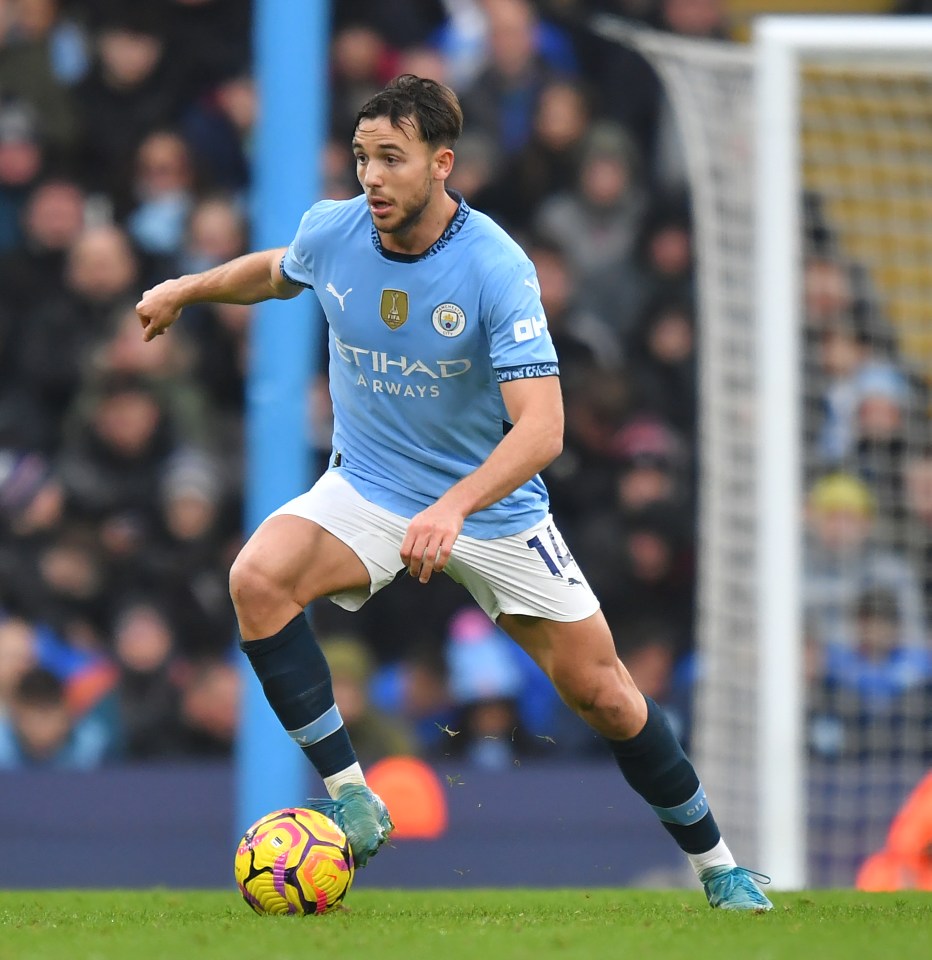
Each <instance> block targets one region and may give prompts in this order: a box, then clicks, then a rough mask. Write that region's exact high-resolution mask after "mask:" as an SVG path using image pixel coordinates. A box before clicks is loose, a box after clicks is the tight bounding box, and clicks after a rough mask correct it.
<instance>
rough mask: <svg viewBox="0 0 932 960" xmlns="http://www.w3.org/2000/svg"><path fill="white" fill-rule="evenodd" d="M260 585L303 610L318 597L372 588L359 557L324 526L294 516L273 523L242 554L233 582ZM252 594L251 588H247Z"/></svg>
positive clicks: (268, 522) (258, 532)
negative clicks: (282, 596)
mask: <svg viewBox="0 0 932 960" xmlns="http://www.w3.org/2000/svg"><path fill="white" fill-rule="evenodd" d="M238 580H239V581H241V582H244V581H245V582H247V583H248V582H249V581H250V580H251V581H252V582H256V581H260V583H259V588H262V585H263V584H264V585H266V586H267V587H268V588H273V589H275V590H278V591H281V592H283V593H286V594H287V595H288V596H289V597H290V598H291V599H293V600H295V601H296V602H297V603H299V604H301V605H302V606H305V605H307V604H308V603H310V602H311V600H315V599H316V598H317V597H321V596H326V595H327V594H331V593H339V592H341V591H344V590H352V589H362V588H368V586H369V582H370V575H369V571H368V570H367V569H366V565H365V564H364V563H363V562H362V560H361V559H360V558H359V556H358V555H357V554H356V553H355V552H354V551H353V550H352V549H351V548H350V547H349V546H348V545H347V544H346V543H344V542H343V541H342V540H340V539H339V538H338V537H336V536H334V534H332V533H330V532H329V531H328V530H325V529H324V528H323V527H322V526H321V525H320V524H318V523H316V522H315V521H313V520H308V519H306V518H305V517H299V516H295V515H293V514H279V515H276V516H272V517H269V519H267V520H266V521H265V522H264V523H262V524H261V525H260V526H259V528H258V529H257V530H256V531H255V533H253V535H252V536H251V537H250V538H249V540H248V541H247V543H246V544H245V546H244V547H243V549H242V550H241V551H240V555H239V557H237V560H236V563H235V565H234V569H233V572H232V574H231V581H232V582H233V584H234V587H235V584H236V582H237V581H238ZM247 589H248V587H247Z"/></svg>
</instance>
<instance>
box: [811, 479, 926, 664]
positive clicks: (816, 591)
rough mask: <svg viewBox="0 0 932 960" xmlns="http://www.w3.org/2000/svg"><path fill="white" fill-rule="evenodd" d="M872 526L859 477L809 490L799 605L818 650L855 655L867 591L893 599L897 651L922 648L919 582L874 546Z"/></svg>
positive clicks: (895, 556)
mask: <svg viewBox="0 0 932 960" xmlns="http://www.w3.org/2000/svg"><path fill="white" fill-rule="evenodd" d="M876 523H877V504H876V500H875V498H874V496H873V495H872V494H871V492H870V490H869V489H868V487H867V486H866V484H864V483H863V481H861V480H859V479H858V478H857V477H854V476H852V475H850V474H844V473H836V474H830V475H827V476H824V477H822V478H821V479H819V480H818V481H816V483H815V484H813V486H812V487H811V488H810V490H809V493H808V502H807V508H806V527H807V543H806V549H805V569H804V571H803V603H804V607H805V611H806V615H807V617H808V618H809V620H810V622H811V626H812V630H813V635H814V640H815V642H816V643H817V644H818V645H819V647H820V648H822V649H827V648H829V647H836V648H841V649H847V650H854V649H857V646H858V636H857V632H856V630H855V628H854V627H855V622H856V609H857V602H858V597H859V596H860V595H861V594H862V593H863V592H864V591H865V590H868V589H885V590H888V591H890V593H891V595H892V596H893V597H894V598H895V602H896V609H897V613H898V622H899V639H898V646H900V647H903V648H915V647H918V646H922V645H923V644H925V642H926V641H925V629H924V628H925V617H924V613H923V611H924V606H923V601H922V592H921V589H920V586H919V582H918V578H917V576H916V574H915V572H914V570H913V568H912V567H911V566H910V564H909V562H908V561H907V560H906V558H905V557H903V556H902V555H900V554H899V553H896V552H894V551H892V550H890V549H888V548H886V547H884V546H883V545H881V544H880V543H878V541H877V539H876V535H875V534H876Z"/></svg>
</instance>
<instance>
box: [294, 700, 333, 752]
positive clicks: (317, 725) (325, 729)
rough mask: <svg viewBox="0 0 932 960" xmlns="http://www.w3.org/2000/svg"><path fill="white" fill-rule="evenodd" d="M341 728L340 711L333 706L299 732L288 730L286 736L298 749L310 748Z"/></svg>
mask: <svg viewBox="0 0 932 960" xmlns="http://www.w3.org/2000/svg"><path fill="white" fill-rule="evenodd" d="M342 726H343V717H341V716H340V711H339V710H338V709H337V705H336V704H334V705H333V706H332V707H330V709H329V710H327V711H326V712H325V713H322V714H321V715H320V716H319V717H318V718H317V719H316V720H312V721H311V722H310V723H307V724H305V725H304V726H303V727H301V728H300V729H299V730H289V731H288V736H289V737H291V739H292V740H294V742H295V743H296V744H298V746H299V747H310V746H312V745H313V744H315V743H319V742H320V741H321V740H323V739H324V738H325V737H329V736H330V734H332V733H336V732H337V730H339V729H340V727H342Z"/></svg>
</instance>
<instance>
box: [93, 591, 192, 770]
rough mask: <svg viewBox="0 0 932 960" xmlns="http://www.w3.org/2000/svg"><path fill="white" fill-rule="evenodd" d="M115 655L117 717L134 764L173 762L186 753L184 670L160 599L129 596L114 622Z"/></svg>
mask: <svg viewBox="0 0 932 960" xmlns="http://www.w3.org/2000/svg"><path fill="white" fill-rule="evenodd" d="M111 623H112V627H111V629H112V640H111V645H112V656H113V659H114V662H115V663H116V665H117V668H118V669H119V683H118V686H117V690H116V699H117V705H116V716H117V722H118V728H119V735H120V739H121V744H122V749H123V752H124V755H125V757H126V759H127V760H129V761H139V760H167V759H170V758H172V757H177V756H178V755H179V754H180V753H181V752H182V749H183V742H184V739H183V738H184V735H183V731H182V725H181V712H180V711H181V707H180V705H181V691H182V686H183V679H184V666H183V663H182V661H181V660H180V658H179V656H178V652H177V641H176V637H175V633H174V630H173V627H172V624H171V623H170V622H169V619H168V616H167V615H166V611H165V608H164V605H163V604H162V603H160V600H159V598H158V597H157V596H152V597H149V596H146V595H144V594H140V595H137V596H127V597H125V598H124V599H123V600H122V602H121V603H120V604H119V606H118V607H117V609H116V610H115V611H114V614H113V618H112V621H111Z"/></svg>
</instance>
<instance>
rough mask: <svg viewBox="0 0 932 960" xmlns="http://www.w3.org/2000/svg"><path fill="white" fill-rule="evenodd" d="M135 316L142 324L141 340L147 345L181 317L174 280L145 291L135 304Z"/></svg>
mask: <svg viewBox="0 0 932 960" xmlns="http://www.w3.org/2000/svg"><path fill="white" fill-rule="evenodd" d="M136 314H137V315H138V317H139V322H140V323H141V324H142V338H143V340H145V341H146V342H147V343H148V342H149V341H150V340H154V339H155V338H156V337H157V336H159V335H161V334H163V333H165V331H166V330H167V329H168V328H169V327H170V326H171V325H172V324H173V323H174V322H175V321H176V320H177V319H178V317H179V316H180V315H181V305H180V304H179V298H178V289H177V281H176V280H165V281H164V282H162V283H160V284H158V285H157V286H154V287H153V288H152V289H151V290H146V291H145V292H144V293H143V295H142V299H141V300H140V301H139V303H137V304H136Z"/></svg>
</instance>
